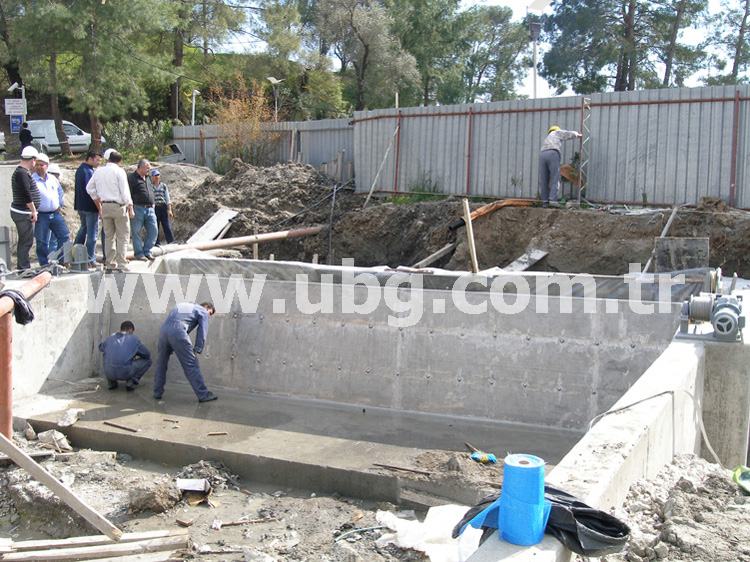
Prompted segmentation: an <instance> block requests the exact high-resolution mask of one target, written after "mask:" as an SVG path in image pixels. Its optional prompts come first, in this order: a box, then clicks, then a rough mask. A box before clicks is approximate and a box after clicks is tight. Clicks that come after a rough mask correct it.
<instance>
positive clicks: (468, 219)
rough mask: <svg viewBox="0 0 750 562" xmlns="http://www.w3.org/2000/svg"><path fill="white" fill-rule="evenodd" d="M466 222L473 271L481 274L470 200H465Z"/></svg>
mask: <svg viewBox="0 0 750 562" xmlns="http://www.w3.org/2000/svg"><path fill="white" fill-rule="evenodd" d="M463 202H464V222H465V223H466V238H468V239H469V254H470V255H471V270H472V272H473V273H479V262H478V261H477V247H476V246H475V245H474V227H473V226H472V224H471V209H469V200H468V199H464V200H463Z"/></svg>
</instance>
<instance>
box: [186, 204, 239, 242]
mask: <svg viewBox="0 0 750 562" xmlns="http://www.w3.org/2000/svg"><path fill="white" fill-rule="evenodd" d="M236 216H237V211H233V210H232V209H225V208H224V207H221V208H220V209H219V210H218V211H216V212H215V213H214V214H213V216H212V217H211V218H210V219H208V220H207V221H206V222H205V224H204V225H203V226H201V227H200V228H199V229H198V230H197V231H196V232H195V234H193V235H192V236H191V237H190V238H188V240H187V242H186V244H199V243H202V242H210V241H211V240H215V239H216V237H217V236H219V234H221V231H222V230H224V227H225V226H227V224H229V221H230V219H233V218H234V217H236Z"/></svg>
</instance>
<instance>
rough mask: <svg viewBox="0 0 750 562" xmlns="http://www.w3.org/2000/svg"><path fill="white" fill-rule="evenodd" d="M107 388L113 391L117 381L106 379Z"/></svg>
mask: <svg viewBox="0 0 750 562" xmlns="http://www.w3.org/2000/svg"><path fill="white" fill-rule="evenodd" d="M107 388H109V389H110V390H114V389H115V388H117V381H113V380H112V379H107Z"/></svg>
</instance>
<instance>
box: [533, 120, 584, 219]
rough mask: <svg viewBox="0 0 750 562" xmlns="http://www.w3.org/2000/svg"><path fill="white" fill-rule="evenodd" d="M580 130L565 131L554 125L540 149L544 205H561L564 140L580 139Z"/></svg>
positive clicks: (541, 192) (540, 178) (540, 191)
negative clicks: (561, 170) (561, 160)
mask: <svg viewBox="0 0 750 562" xmlns="http://www.w3.org/2000/svg"><path fill="white" fill-rule="evenodd" d="M582 136H583V135H581V133H579V132H578V131H564V130H563V129H561V128H560V127H558V126H556V125H555V126H552V127H550V128H549V131H547V138H546V139H544V142H543V143H542V148H541V150H540V151H539V193H540V194H541V196H542V207H557V208H559V207H560V156H561V147H562V143H563V141H566V140H570V139H578V138H581V137H582Z"/></svg>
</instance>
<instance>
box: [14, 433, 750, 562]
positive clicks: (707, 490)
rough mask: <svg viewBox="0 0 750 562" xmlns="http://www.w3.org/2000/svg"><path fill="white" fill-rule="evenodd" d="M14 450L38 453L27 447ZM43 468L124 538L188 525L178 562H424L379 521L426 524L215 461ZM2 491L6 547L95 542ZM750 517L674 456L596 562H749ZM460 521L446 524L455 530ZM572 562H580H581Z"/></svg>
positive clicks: (495, 471)
mask: <svg viewBox="0 0 750 562" xmlns="http://www.w3.org/2000/svg"><path fill="white" fill-rule="evenodd" d="M16 441H17V443H18V444H19V445H20V446H22V447H24V448H26V449H29V450H33V449H38V446H35V444H34V443H33V442H28V441H26V440H25V439H24V438H23V437H21V436H17V438H16ZM41 464H42V465H43V466H44V467H45V468H46V469H47V470H48V471H49V472H50V473H51V474H53V475H54V476H55V477H57V478H58V479H59V480H60V481H62V482H63V483H64V484H66V485H67V486H68V487H69V488H70V489H72V490H73V492H74V493H75V494H76V495H78V497H80V498H81V499H83V500H84V501H85V502H87V504H88V505H90V506H91V507H93V508H94V509H96V510H97V511H99V512H100V513H101V514H103V515H104V516H105V517H107V518H109V519H110V521H112V522H113V523H114V524H116V525H117V526H118V527H119V528H120V529H122V530H123V531H125V532H144V531H156V530H175V529H180V528H184V527H183V525H184V524H189V527H187V528H188V530H189V534H190V547H189V548H188V549H184V550H181V551H179V552H177V553H176V554H175V555H174V559H175V560H207V561H216V562H218V561H238V562H239V561H242V562H247V561H253V562H256V561H257V562H260V561H262V562H272V561H279V562H280V561H285V560H304V561H311V562H312V561H329V562H355V561H362V562H368V561H373V562H378V561H397V560H429V558H428V557H427V556H426V555H425V554H424V553H423V552H421V551H420V550H418V549H417V548H403V547H398V546H396V545H394V544H392V543H387V542H386V541H385V539H386V538H387V535H391V534H392V530H391V529H389V528H387V527H385V526H383V522H382V519H380V517H382V514H383V513H384V512H391V513H394V514H395V515H396V516H397V517H398V518H399V519H404V520H410V521H420V520H422V519H423V516H424V513H421V512H416V513H415V512H414V511H411V510H408V509H403V508H402V509H399V508H398V507H397V506H394V505H392V504H387V503H378V504H376V503H373V502H365V501H362V500H358V499H355V498H346V497H341V496H337V495H334V496H318V495H316V494H315V493H314V492H311V491H306V490H294V489H274V488H273V487H269V486H266V485H259V484H256V483H252V482H246V481H243V480H241V479H240V478H238V477H237V476H236V475H233V474H232V473H231V472H230V471H229V470H228V469H227V468H226V467H224V466H223V465H221V464H220V463H215V462H204V461H201V462H199V463H196V464H193V465H189V466H186V467H168V466H163V465H159V464H155V463H150V462H142V461H138V460H137V459H132V458H131V457H129V456H128V455H117V454H116V453H113V452H96V451H90V450H80V451H76V452H75V453H73V454H71V455H69V456H67V457H65V458H60V459H54V460H46V461H43V462H42V463H41ZM418 464H419V466H420V468H421V469H423V470H429V471H430V472H432V473H433V475H434V477H445V476H447V475H450V476H452V477H454V478H464V479H466V480H467V481H473V482H475V484H476V485H477V486H480V487H485V486H483V482H484V479H491V480H493V481H495V482H497V481H498V480H499V475H500V468H499V467H497V466H494V467H490V466H485V465H481V464H479V463H475V462H473V461H471V460H470V459H468V454H467V455H461V454H456V453H443V454H440V455H429V457H428V458H427V457H426V458H425V459H424V462H422V463H418ZM176 478H205V479H207V480H208V481H209V482H210V484H211V487H212V492H211V494H210V495H209V496H208V498H207V501H203V502H201V503H198V504H197V505H191V504H190V503H189V502H188V499H187V497H183V496H182V493H181V492H180V491H179V490H178V489H177V488H176V485H175V479H176ZM0 483H2V486H1V487H0V536H2V537H7V538H11V539H12V540H14V541H18V542H20V541H23V540H29V539H34V538H49V537H52V538H63V537H68V536H83V535H96V534H99V533H98V532H97V531H96V530H95V529H93V528H92V527H90V526H89V525H88V523H86V522H85V521H84V520H82V519H81V518H80V517H79V516H78V515H76V514H75V513H74V512H73V511H71V510H70V509H69V508H68V507H67V506H65V505H64V504H62V503H61V502H60V500H59V499H57V498H56V497H55V496H54V495H53V494H52V493H50V492H49V491H48V490H47V489H46V488H44V487H43V486H40V485H39V484H37V483H36V482H35V481H34V480H32V479H31V478H30V477H29V476H28V474H26V472H25V471H23V470H22V469H18V468H15V467H8V468H3V469H0ZM748 508H750V496H747V495H746V494H745V493H743V492H742V490H741V489H740V488H739V487H738V486H737V485H736V484H735V483H734V482H732V480H731V473H730V472H729V471H728V470H725V469H722V468H721V467H719V466H718V465H715V464H711V463H708V462H707V461H705V460H703V459H698V458H695V457H693V456H689V455H683V456H679V457H677V458H676V459H675V461H674V462H673V463H672V464H671V465H668V466H666V467H665V468H664V469H663V470H662V471H661V472H660V473H659V475H658V476H657V477H656V478H655V479H653V480H650V481H639V482H637V483H636V484H634V485H633V487H632V488H631V490H630V492H629V494H628V497H627V499H626V501H625V503H624V504H623V505H622V506H620V507H618V508H617V509H615V510H613V513H614V515H616V516H617V517H618V518H620V519H621V520H622V521H624V522H625V523H627V524H628V525H629V526H630V528H631V530H632V532H631V540H630V543H629V545H628V548H627V549H626V550H624V551H623V552H621V553H619V554H614V555H609V556H606V557H603V558H601V559H600V560H601V562H624V561H627V562H642V561H646V560H671V561H685V562H687V561H703V562H730V561H732V562H734V561H740V562H747V561H748V560H750V509H748ZM459 513H460V512H459ZM379 515H380V517H379ZM242 521H247V523H242ZM457 522H458V518H457V519H456V521H450V522H449V525H448V527H452V526H453V525H454V524H455V523H457ZM489 540H497V538H496V536H493V537H491V538H490V539H489ZM446 549H450V550H451V551H453V550H454V549H456V547H455V545H454V546H453V547H446ZM452 559H453V560H458V558H452ZM446 560H451V558H447V559H446ZM589 560H594V559H589ZM577 562H584V559H583V558H581V557H577Z"/></svg>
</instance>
